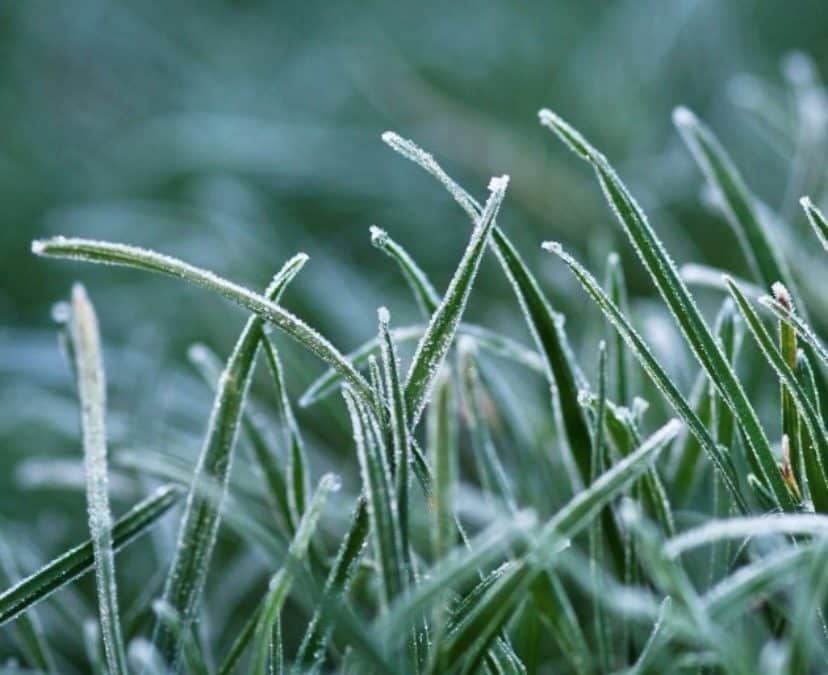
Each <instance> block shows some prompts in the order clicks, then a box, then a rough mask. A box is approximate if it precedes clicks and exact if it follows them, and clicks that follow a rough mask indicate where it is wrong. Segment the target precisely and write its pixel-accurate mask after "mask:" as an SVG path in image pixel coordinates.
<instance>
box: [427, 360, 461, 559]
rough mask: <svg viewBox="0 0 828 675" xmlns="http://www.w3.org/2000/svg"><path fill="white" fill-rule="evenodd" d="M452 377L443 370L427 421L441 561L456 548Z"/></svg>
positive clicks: (435, 546)
mask: <svg viewBox="0 0 828 675" xmlns="http://www.w3.org/2000/svg"><path fill="white" fill-rule="evenodd" d="M455 420H456V415H455V401H454V393H453V387H452V383H451V376H450V374H449V372H448V371H447V370H443V371H442V372H441V374H440V376H439V378H438V380H437V390H436V392H435V395H434V401H433V402H432V405H431V407H430V409H429V417H428V451H429V455H430V458H431V462H430V466H431V467H432V471H433V489H434V496H433V501H432V503H433V509H432V510H431V512H430V513H431V516H432V518H433V521H432V524H431V549H432V555H433V558H434V560H440V559H441V558H443V557H445V556H446V555H448V553H449V552H450V551H451V550H452V549H453V548H454V547H455V545H456V544H457V530H456V526H455V519H454V488H455V486H456V484H457V480H456V479H457V425H456V422H455Z"/></svg>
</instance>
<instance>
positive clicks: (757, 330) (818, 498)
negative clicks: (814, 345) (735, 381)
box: [725, 278, 828, 513]
mask: <svg viewBox="0 0 828 675" xmlns="http://www.w3.org/2000/svg"><path fill="white" fill-rule="evenodd" d="M725 283H727V285H728V288H729V289H730V293H731V295H732V296H733V299H734V300H735V301H736V304H737V306H738V307H739V311H740V312H741V313H742V316H743V317H744V318H745V321H746V322H747V326H748V329H749V330H750V332H751V334H752V335H753V337H754V338H755V340H756V342H757V344H758V345H759V348H760V350H761V351H762V354H763V355H764V356H765V359H766V360H767V362H768V363H769V364H770V366H771V367H772V368H773V369H774V371H776V374H777V376H778V377H779V379H780V381H781V382H782V384H783V385H784V386H785V387H786V388H787V390H788V391H789V392H790V395H791V398H792V399H793V402H794V403H795V404H796V408H797V410H798V411H799V414H800V415H801V416H802V419H803V421H804V422H805V426H806V427H807V429H808V434H809V436H810V437H811V440H812V442H813V444H814V446H815V449H816V453H814V454H813V455H812V453H810V452H805V458H804V465H805V473H806V475H807V477H808V487H809V488H810V491H811V498H812V499H813V501H814V507H815V508H816V510H817V511H820V512H822V513H826V512H828V478H826V473H825V467H826V466H828V432H826V430H825V427H824V426H823V424H822V420H821V419H820V417H819V414H818V413H817V411H816V408H815V407H814V404H813V402H812V401H811V399H810V398H809V397H808V395H807V394H806V393H805V390H804V389H803V388H802V385H801V384H800V382H799V380H798V379H797V377H796V374H795V373H794V371H793V369H791V367H790V366H789V365H788V364H787V363H786V362H785V357H784V356H783V354H782V353H781V352H780V351H779V348H778V347H777V346H776V344H775V342H774V340H773V338H772V337H771V335H770V333H768V330H767V328H765V326H764V325H763V324H762V320H761V319H760V318H759V315H758V314H757V313H756V310H755V309H753V307H752V305H751V304H750V301H749V300H748V299H747V298H746V297H745V295H744V293H742V292H741V290H739V287H738V286H737V285H736V284H735V283H734V282H733V281H732V280H731V279H729V278H725ZM805 449H806V448H803V451H805Z"/></svg>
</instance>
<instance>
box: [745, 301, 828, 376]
mask: <svg viewBox="0 0 828 675" xmlns="http://www.w3.org/2000/svg"><path fill="white" fill-rule="evenodd" d="M759 302H760V303H762V304H763V305H764V306H765V307H767V308H768V309H769V310H770V311H771V312H773V313H774V315H775V316H776V317H777V318H778V319H779V320H780V321H784V322H785V323H787V324H788V325H789V326H791V328H793V329H794V330H795V331H796V334H797V336H799V338H800V339H802V341H803V342H805V343H807V344H808V345H809V346H810V347H811V348H812V349H813V351H814V353H815V354H816V355H817V356H818V357H819V358H820V360H821V361H822V362H823V363H824V364H825V365H826V366H828V348H826V347H825V345H824V344H823V342H822V340H820V339H819V336H818V335H817V334H816V333H815V332H814V331H813V329H812V328H811V327H810V326H809V325H808V323H807V322H806V321H805V319H803V318H802V317H801V316H800V315H799V314H798V313H797V312H796V311H795V310H794V308H793V306H789V307H786V306H785V305H783V304H782V303H780V302H779V301H778V300H777V299H776V298H773V297H771V296H769V295H763V296H762V297H761V298H759Z"/></svg>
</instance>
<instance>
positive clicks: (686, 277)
mask: <svg viewBox="0 0 828 675" xmlns="http://www.w3.org/2000/svg"><path fill="white" fill-rule="evenodd" d="M724 274H725V271H724V270H723V269H721V268H719V267H711V266H710V265H699V264H698V263H687V264H685V265H682V266H681V267H680V268H679V275H680V276H681V280H682V281H683V282H684V283H685V284H687V285H688V286H699V287H701V288H711V289H714V290H717V291H724V292H725V293H727V287H726V286H725V285H724V282H723V281H722V275H724ZM734 278H735V279H736V281H737V282H738V283H739V286H740V287H741V288H742V289H743V290H744V291H745V293H746V294H747V295H748V296H749V297H751V298H758V297H760V296H762V295H765V290H764V289H763V288H762V287H761V286H757V285H756V284H754V283H751V282H750V281H746V280H745V279H741V278H738V277H734Z"/></svg>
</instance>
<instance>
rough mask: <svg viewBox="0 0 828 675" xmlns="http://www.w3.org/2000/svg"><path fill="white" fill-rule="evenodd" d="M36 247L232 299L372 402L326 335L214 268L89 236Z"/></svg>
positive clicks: (35, 249) (35, 248)
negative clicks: (153, 275)
mask: <svg viewBox="0 0 828 675" xmlns="http://www.w3.org/2000/svg"><path fill="white" fill-rule="evenodd" d="M32 251H33V252H34V253H36V254H37V255H43V256H50V257H56V258H67V259H70V260H83V261H85V262H93V263H101V264H105V265H118V266H124V267H133V268H136V269H141V270H146V271H149V272H157V273H159V274H165V275H167V276H171V277H176V278H179V279H183V280H184V281H188V282H190V283H192V284H195V285H197V286H202V287H204V288H207V289H209V290H212V291H214V292H216V293H219V294H220V295H223V296H224V297H225V298H227V299H228V300H230V301H232V302H235V303H236V304H238V305H241V306H242V307H245V308H247V309H248V310H250V311H251V312H254V313H255V314H258V315H259V316H261V317H262V318H263V319H264V320H265V321H267V322H268V323H270V324H273V325H274V326H276V327H277V328H279V329H280V330H282V331H284V332H285V333H287V334H288V335H289V336H290V337H292V338H293V339H294V340H296V341H297V342H299V343H300V344H301V345H302V346H304V347H305V348H306V349H308V350H309V351H310V352H312V353H313V354H315V355H316V356H318V357H319V358H320V359H322V360H323V361H324V362H325V363H327V364H328V365H329V366H331V367H332V368H333V369H334V370H336V371H337V372H338V373H339V374H340V375H342V377H343V378H344V379H345V381H347V382H348V383H349V384H350V385H351V387H353V389H354V391H355V392H356V393H357V394H358V395H359V396H360V397H361V398H363V400H366V401H369V400H370V393H371V392H370V387H369V386H368V383H367V382H366V381H365V379H364V378H363V377H362V376H361V375H360V374H359V373H358V372H357V371H356V370H355V369H354V368H353V366H352V365H351V363H350V362H349V361H348V359H346V358H345V357H344V356H343V355H342V353H341V352H339V350H337V349H336V347H334V346H333V345H332V344H331V343H330V342H329V341H328V340H327V339H326V338H324V337H323V336H322V335H320V334H319V333H317V332H316V331H315V330H314V329H313V328H311V327H310V326H308V325H307V324H306V323H305V322H304V321H302V320H301V319H299V318H298V317H296V316H294V315H293V314H291V313H290V312H288V311H287V310H286V309H284V308H283V307H280V306H279V305H277V304H275V303H273V302H271V301H270V300H268V299H267V298H265V297H263V296H261V295H258V294H257V293H254V292H253V291H251V290H250V289H248V288H244V287H243V286H239V285H238V284H235V283H233V282H232V281H228V280H226V279H222V278H221V277H219V276H217V275H215V274H213V273H212V272H209V271H207V270H204V269H200V268H198V267H195V266H194V265H190V264H188V263H186V262H183V261H182V260H178V259H177V258H173V257H171V256H167V255H162V254H160V253H156V252H154V251H148V250H146V249H142V248H138V247H137V246H126V245H124V244H114V243H111V242H104V241H94V240H91V239H77V238H74V239H70V238H66V237H55V238H53V239H45V240H38V241H35V242H33V243H32Z"/></svg>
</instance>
